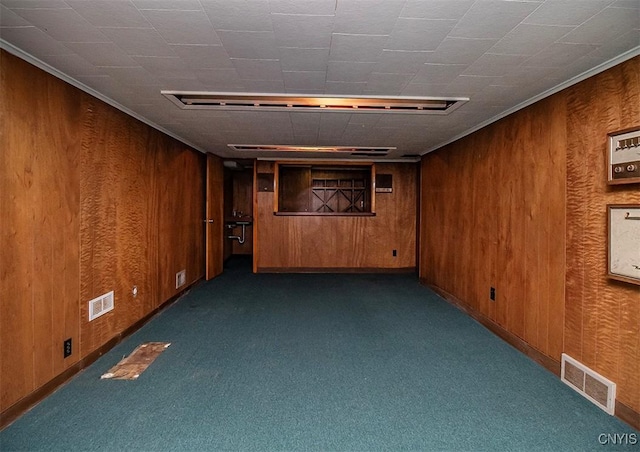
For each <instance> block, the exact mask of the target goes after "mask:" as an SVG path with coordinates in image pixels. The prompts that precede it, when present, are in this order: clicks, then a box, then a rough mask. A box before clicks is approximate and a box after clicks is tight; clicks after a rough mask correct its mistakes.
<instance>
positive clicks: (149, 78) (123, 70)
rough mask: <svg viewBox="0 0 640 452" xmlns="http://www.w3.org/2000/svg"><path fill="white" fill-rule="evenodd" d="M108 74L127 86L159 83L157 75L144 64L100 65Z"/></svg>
mask: <svg viewBox="0 0 640 452" xmlns="http://www.w3.org/2000/svg"><path fill="white" fill-rule="evenodd" d="M99 69H100V70H101V71H103V72H104V73H105V74H106V75H108V76H109V77H111V78H112V79H113V80H115V81H116V82H117V83H120V84H122V85H126V86H138V85H147V84H157V83H158V80H157V79H156V77H155V75H154V74H152V73H151V72H149V71H148V70H146V69H145V68H143V67H142V66H135V67H114V66H107V67H100V68H99Z"/></svg>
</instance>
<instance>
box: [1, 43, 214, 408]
mask: <svg viewBox="0 0 640 452" xmlns="http://www.w3.org/2000/svg"><path fill="white" fill-rule="evenodd" d="M0 69H1V77H2V81H1V89H2V91H1V92H0V94H1V98H2V104H1V109H0V112H1V115H2V121H1V124H2V129H1V134H0V135H1V139H2V142H1V143H0V144H1V145H2V149H3V152H2V153H0V159H1V160H0V176H1V177H0V190H1V192H2V194H3V196H2V197H0V203H1V204H0V221H2V228H1V229H2V231H3V234H2V236H1V240H2V241H1V243H0V245H1V246H2V253H0V259H1V260H2V262H1V265H0V275H1V280H0V298H1V299H2V303H0V340H1V342H2V347H1V352H0V353H1V356H0V381H2V384H1V396H0V409H1V410H2V413H5V412H8V411H10V410H11V409H12V407H16V406H22V405H20V404H21V403H22V401H24V400H32V399H33V397H31V398H30V396H31V395H33V394H38V393H47V392H49V391H51V390H52V387H51V384H52V383H51V382H58V381H59V380H60V378H59V376H62V375H66V374H68V372H67V373H65V370H70V369H73V368H78V366H79V365H80V364H81V363H82V362H83V361H82V360H83V359H84V358H86V357H87V356H90V355H91V353H92V352H93V351H95V350H100V349H101V347H103V346H105V345H106V344H113V343H115V342H113V339H114V338H118V337H120V335H121V334H123V332H126V331H129V329H130V328H131V326H132V325H135V324H137V322H138V321H139V320H140V319H142V318H145V316H146V315H147V314H148V313H150V312H153V310H154V309H155V308H156V307H158V306H160V305H161V304H162V303H163V302H164V301H166V300H167V299H169V298H170V297H172V296H173V295H174V294H175V293H176V289H175V272H176V271H177V270H176V269H185V268H186V270H187V282H188V283H190V282H193V281H195V280H197V279H199V278H200V277H202V275H203V274H204V235H203V231H204V223H203V222H202V215H203V211H204V183H203V181H204V169H205V166H204V164H203V156H202V155H201V154H199V153H197V152H195V151H193V150H189V149H187V148H186V147H185V146H184V145H182V144H179V143H178V142H177V141H176V140H173V139H172V138H169V137H166V136H164V135H163V134H161V133H160V132H157V131H155V130H153V129H151V128H150V127H148V126H146V125H143V124H142V123H140V122H138V121H136V120H135V119H133V118H131V117H129V116H127V115H125V114H124V113H122V112H120V111H117V110H115V109H113V108H112V107H110V106H108V105H106V104H104V103H103V102H101V101H99V100H97V99H94V98H92V97H91V96H89V95H87V94H84V93H82V92H80V91H78V90H77V89H75V88H73V87H71V86H70V85H68V84H66V83H64V82H62V81H60V80H57V79H55V78H54V77H52V76H50V75H47V74H45V73H44V72H42V71H40V70H39V69H36V68H34V67H33V66H31V65H29V64H28V63H26V62H23V61H21V60H19V59H18V58H15V57H13V56H11V55H9V54H7V53H5V52H4V51H1V52H0ZM5 150H6V152H5ZM4 231H7V233H6V234H5V233H4ZM134 285H135V286H137V288H138V294H137V296H136V297H134V296H133V293H132V288H133V286H134ZM110 290H114V292H115V309H114V311H112V312H110V313H108V314H106V315H104V316H103V317H100V318H98V319H96V320H94V321H92V322H88V313H87V310H88V306H87V302H88V301H89V300H90V299H92V298H94V297H95V296H97V295H101V294H103V293H106V292H108V291H110ZM68 338H71V339H72V341H73V354H72V355H71V356H70V357H68V358H66V359H64V358H63V341H64V340H65V339H68ZM42 391H44V392H42ZM13 415H15V410H14V411H13Z"/></svg>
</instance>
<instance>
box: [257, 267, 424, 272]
mask: <svg viewBox="0 0 640 452" xmlns="http://www.w3.org/2000/svg"><path fill="white" fill-rule="evenodd" d="M415 271H416V267H401V268H377V267H376V268H374V267H258V270H257V272H256V273H415Z"/></svg>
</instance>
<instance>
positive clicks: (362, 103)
mask: <svg viewBox="0 0 640 452" xmlns="http://www.w3.org/2000/svg"><path fill="white" fill-rule="evenodd" d="M161 93H162V95H163V96H165V97H166V98H168V99H169V100H171V102H173V103H174V104H175V105H177V106H178V107H180V108H181V109H184V110H260V111H323V112H329V111H339V112H345V111H348V112H350V113H403V114H431V115H434V114H435V115H447V114H449V113H451V112H452V111H454V110H455V109H456V108H458V107H460V105H462V104H464V103H465V102H467V101H468V100H469V98H468V97H385V96H360V97H346V96H320V95H318V96H311V95H310V96H306V95H299V94H297V95H290V94H242V93H220V92H203V91H161Z"/></svg>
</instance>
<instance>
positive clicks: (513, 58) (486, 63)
mask: <svg viewBox="0 0 640 452" xmlns="http://www.w3.org/2000/svg"><path fill="white" fill-rule="evenodd" d="M526 59H527V57H526V56H522V55H494V54H489V53H487V54H484V55H482V56H481V57H480V58H478V59H477V60H476V61H475V63H473V64H472V65H471V66H469V67H468V68H467V69H466V70H465V71H464V72H463V73H462V74H463V75H481V76H500V75H504V74H505V73H506V72H508V71H510V70H512V69H513V68H514V67H518V66H519V65H520V64H522V62H523V61H524V60H526Z"/></svg>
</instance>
